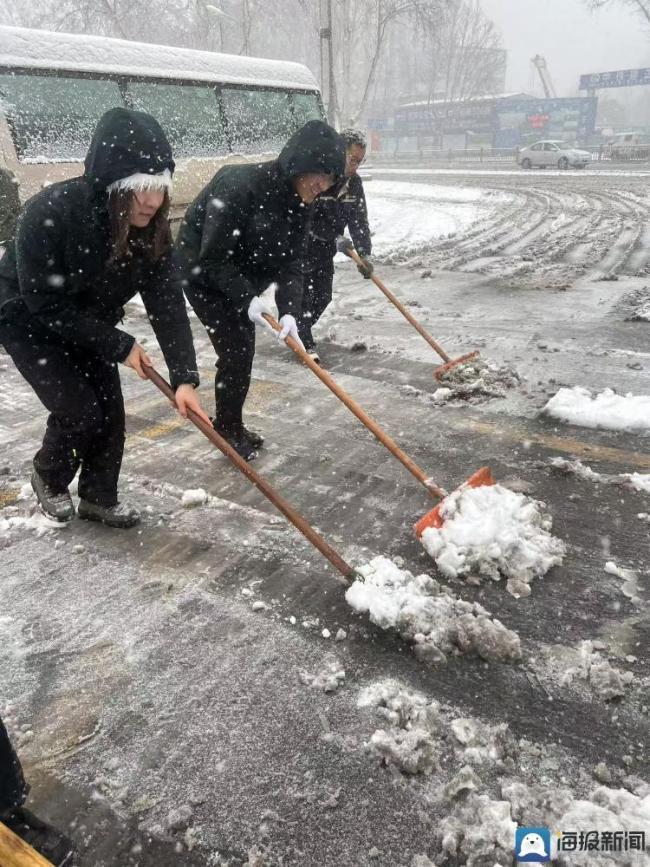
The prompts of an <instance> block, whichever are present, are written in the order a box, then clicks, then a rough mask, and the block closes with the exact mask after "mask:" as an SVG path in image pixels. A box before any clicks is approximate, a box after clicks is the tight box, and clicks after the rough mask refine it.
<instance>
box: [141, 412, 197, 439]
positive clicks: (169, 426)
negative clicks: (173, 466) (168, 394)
mask: <svg viewBox="0 0 650 867" xmlns="http://www.w3.org/2000/svg"><path fill="white" fill-rule="evenodd" d="M184 424H186V421H185V419H184V418H180V417H179V418H173V419H171V421H163V422H160V424H155V425H152V426H151V427H146V428H145V429H144V430H139V431H134V432H133V433H132V434H130V435H129V437H128V439H132V438H133V437H145V438H146V439H148V440H156V439H158V437H164V436H165V434H168V433H170V431H173V430H176V429H177V428H179V427H182V426H183V425H184Z"/></svg>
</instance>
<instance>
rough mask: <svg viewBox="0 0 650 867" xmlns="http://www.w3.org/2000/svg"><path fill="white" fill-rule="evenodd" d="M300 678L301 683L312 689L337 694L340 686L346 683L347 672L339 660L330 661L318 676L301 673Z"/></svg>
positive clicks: (317, 673) (326, 662)
mask: <svg viewBox="0 0 650 867" xmlns="http://www.w3.org/2000/svg"><path fill="white" fill-rule="evenodd" d="M299 678H300V682H301V683H303V684H304V685H305V686H309V687H311V688H312V689H319V690H321V691H322V692H336V690H337V689H338V688H339V686H342V685H343V684H344V683H345V671H344V669H343V667H342V666H341V665H340V663H339V662H338V660H336V659H328V660H326V661H325V662H324V664H323V667H322V668H321V670H320V671H318V672H316V674H311V673H310V672H308V671H301V672H300V674H299Z"/></svg>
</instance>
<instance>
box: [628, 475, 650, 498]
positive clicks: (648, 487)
mask: <svg viewBox="0 0 650 867" xmlns="http://www.w3.org/2000/svg"><path fill="white" fill-rule="evenodd" d="M623 478H624V479H625V480H626V481H627V484H628V485H629V487H630V488H632V489H633V490H635V491H641V492H642V493H644V494H650V473H623Z"/></svg>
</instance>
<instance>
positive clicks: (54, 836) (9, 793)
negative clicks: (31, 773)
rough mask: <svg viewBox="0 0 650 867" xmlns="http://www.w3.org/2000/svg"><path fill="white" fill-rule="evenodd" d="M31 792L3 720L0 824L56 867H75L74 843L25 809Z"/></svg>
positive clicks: (0, 743) (0, 748)
mask: <svg viewBox="0 0 650 867" xmlns="http://www.w3.org/2000/svg"><path fill="white" fill-rule="evenodd" d="M28 792H29V786H28V785H27V783H26V782H25V777H24V776H23V769H22V767H21V764H20V760H19V759H18V755H17V754H16V751H15V750H14V748H13V746H12V744H11V741H10V740H9V735H8V734H7V729H6V728H5V726H4V723H3V722H2V719H0V822H2V824H3V825H6V826H7V828H9V830H10V831H13V833H14V834H16V835H17V836H18V837H20V838H21V839H22V840H24V841H25V842H26V843H29V845H30V846H32V848H34V849H36V851H37V852H40V854H41V855H43V857H44V858H47V860H48V861H50V862H51V863H52V864H54V865H55V867H72V862H73V858H74V852H73V848H72V843H71V841H70V840H69V839H68V838H67V837H66V836H65V835H64V834H62V833H61V832H60V831H57V830H56V828H53V827H52V826H51V825H48V824H47V822H43V821H42V820H41V819H39V818H37V817H36V816H35V815H34V814H33V813H32V812H31V811H30V810H27V809H26V808H25V807H24V806H23V805H24V803H25V799H26V798H27V794H28ZM2 863H3V859H2V852H0V864H2ZM12 863H14V862H12Z"/></svg>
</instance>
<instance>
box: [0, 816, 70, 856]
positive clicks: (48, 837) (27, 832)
mask: <svg viewBox="0 0 650 867" xmlns="http://www.w3.org/2000/svg"><path fill="white" fill-rule="evenodd" d="M2 822H3V824H4V825H6V826H7V828H9V829H10V830H11V831H13V832H14V834H16V836H17V837H20V838H21V840H24V841H25V843H29V845H30V846H31V847H32V849H36V851H37V852H39V853H40V854H41V855H42V856H43V857H44V858H47V860H48V861H50V862H51V863H52V864H53V865H54V867H72V865H73V860H74V850H73V846H72V841H71V840H69V839H68V837H66V836H65V834H62V833H61V831H58V830H57V829H56V828H53V827H52V825H48V824H47V822H43V821H42V820H41V819H39V818H38V817H37V816H35V815H34V814H33V813H31V812H30V811H29V810H26V809H25V808H24V807H16V809H15V810H13V811H12V812H11V813H9V815H8V816H3V817H2Z"/></svg>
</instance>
